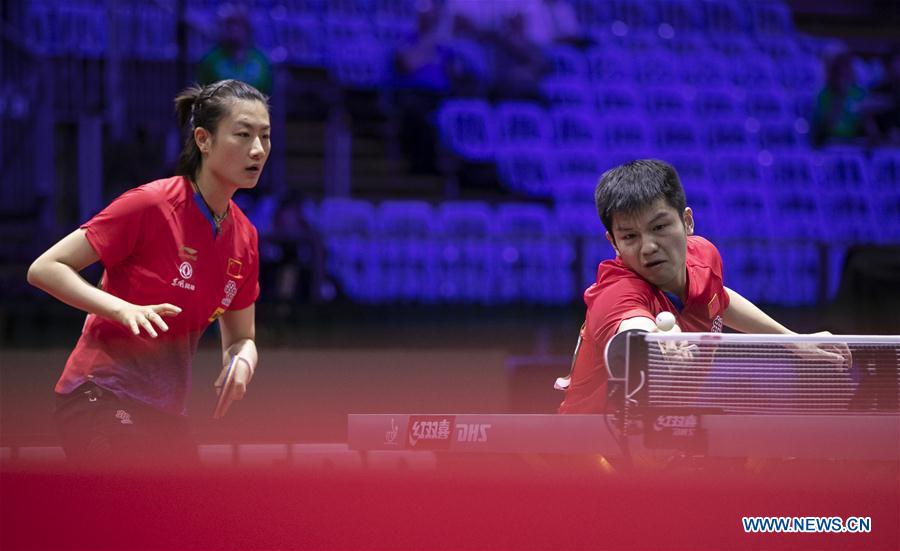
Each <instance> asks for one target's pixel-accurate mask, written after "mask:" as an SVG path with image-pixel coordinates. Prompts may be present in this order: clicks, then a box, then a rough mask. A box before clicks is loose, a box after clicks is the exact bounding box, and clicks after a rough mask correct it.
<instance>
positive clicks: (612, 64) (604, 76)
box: [587, 47, 634, 85]
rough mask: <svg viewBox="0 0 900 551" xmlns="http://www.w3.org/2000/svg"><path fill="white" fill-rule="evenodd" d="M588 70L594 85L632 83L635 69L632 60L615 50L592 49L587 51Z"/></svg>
mask: <svg viewBox="0 0 900 551" xmlns="http://www.w3.org/2000/svg"><path fill="white" fill-rule="evenodd" d="M587 60H588V68H589V71H590V75H591V81H592V82H593V83H594V84H601V85H602V84H610V83H624V84H627V83H630V82H632V79H633V74H634V68H633V66H632V58H631V56H629V55H627V54H626V53H625V52H624V51H622V50H619V49H613V48H597V47H595V48H591V49H590V50H588V51H587Z"/></svg>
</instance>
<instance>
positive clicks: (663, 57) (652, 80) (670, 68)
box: [633, 50, 679, 87]
mask: <svg viewBox="0 0 900 551" xmlns="http://www.w3.org/2000/svg"><path fill="white" fill-rule="evenodd" d="M633 71H634V72H633V74H634V82H635V83H636V84H638V85H639V86H641V87H644V86H670V85H671V84H672V83H673V82H675V81H676V80H677V77H678V74H679V73H678V64H677V59H676V58H675V56H672V55H669V54H667V53H666V52H665V51H664V50H660V51H657V52H654V53H651V54H648V55H646V56H644V57H641V58H639V59H637V60H636V62H635V64H634V69H633Z"/></svg>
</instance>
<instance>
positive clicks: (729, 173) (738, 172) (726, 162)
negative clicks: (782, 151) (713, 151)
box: [709, 154, 762, 193]
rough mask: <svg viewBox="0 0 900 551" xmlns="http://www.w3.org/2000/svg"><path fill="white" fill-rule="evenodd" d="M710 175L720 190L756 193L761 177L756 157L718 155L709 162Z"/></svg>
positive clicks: (759, 186) (760, 185)
mask: <svg viewBox="0 0 900 551" xmlns="http://www.w3.org/2000/svg"><path fill="white" fill-rule="evenodd" d="M709 167H710V175H711V176H712V179H713V182H715V183H716V185H717V186H718V187H720V188H721V189H737V190H743V191H751V192H753V193H757V192H758V191H759V189H760V188H761V187H762V175H761V172H760V166H759V161H757V159H756V155H749V154H744V155H741V154H730V155H718V156H716V157H714V158H713V159H711V160H710V163H709Z"/></svg>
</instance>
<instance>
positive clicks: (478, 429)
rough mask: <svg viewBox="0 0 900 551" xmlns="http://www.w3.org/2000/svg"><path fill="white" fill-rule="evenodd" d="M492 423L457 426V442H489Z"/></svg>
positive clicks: (461, 424) (460, 424)
mask: <svg viewBox="0 0 900 551" xmlns="http://www.w3.org/2000/svg"><path fill="white" fill-rule="evenodd" d="M490 428H491V424H490V423H459V424H458V425H456V441H457V442H487V441H488V430H490Z"/></svg>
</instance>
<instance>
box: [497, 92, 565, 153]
mask: <svg viewBox="0 0 900 551" xmlns="http://www.w3.org/2000/svg"><path fill="white" fill-rule="evenodd" d="M493 118H494V120H495V124H496V131H495V133H494V136H495V143H496V147H497V148H498V149H500V148H507V147H512V148H529V147H530V148H535V149H540V148H543V147H546V146H547V145H548V143H549V142H550V140H551V132H552V131H551V128H550V124H549V121H548V117H547V113H546V112H545V111H544V110H543V109H542V108H541V107H540V106H538V105H537V104H535V103H527V102H520V101H517V102H512V101H509V102H503V103H500V104H498V105H497V106H496V107H495V109H494V117H493Z"/></svg>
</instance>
